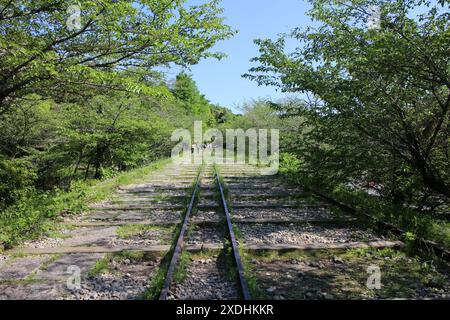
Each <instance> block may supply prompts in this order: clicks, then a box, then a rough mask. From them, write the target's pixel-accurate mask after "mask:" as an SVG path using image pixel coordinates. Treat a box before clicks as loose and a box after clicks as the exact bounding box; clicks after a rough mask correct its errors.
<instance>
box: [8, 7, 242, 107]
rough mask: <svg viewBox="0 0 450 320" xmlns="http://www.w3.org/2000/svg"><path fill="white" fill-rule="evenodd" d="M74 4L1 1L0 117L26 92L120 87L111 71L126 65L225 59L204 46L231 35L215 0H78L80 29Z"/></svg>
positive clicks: (142, 66) (56, 92)
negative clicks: (191, 0)
mask: <svg viewBox="0 0 450 320" xmlns="http://www.w3.org/2000/svg"><path fill="white" fill-rule="evenodd" d="M73 4H74V3H73V1H65V0H42V1H41V0H37V1H36V0H19V1H9V0H2V1H0V30H1V32H0V56H1V60H0V74H1V76H0V112H2V111H4V110H5V109H6V108H7V106H8V105H9V104H10V103H11V101H12V100H13V99H14V98H20V97H23V96H24V95H26V94H29V93H38V94H41V95H49V96H58V95H61V94H63V93H64V92H65V90H66V89H67V90H69V92H74V93H76V92H77V89H76V88H79V87H81V88H86V87H88V88H97V89H98V88H105V87H107V88H115V89H124V88H122V85H121V83H122V81H123V79H121V78H120V77H119V76H118V74H117V73H120V72H121V71H123V70H126V69H127V68H130V67H133V68H139V69H144V70H151V69H152V68H154V67H157V66H162V65H167V64H170V63H175V64H179V65H182V66H187V65H192V64H196V63H198V62H199V61H200V60H201V59H202V58H206V57H215V58H219V59H220V58H222V57H223V54H221V53H217V52H211V51H210V49H211V48H212V47H213V45H214V44H215V43H216V42H217V41H220V40H224V39H227V38H229V37H231V36H232V35H233V34H234V31H233V30H232V29H231V27H229V26H227V25H225V24H224V23H223V22H224V21H223V17H221V13H222V8H221V7H220V6H219V1H218V0H213V1H211V2H208V3H205V4H202V5H197V6H189V7H188V6H187V5H186V1H185V0H140V1H126V0H118V1H96V0H91V1H88V0H86V1H84V0H81V1H79V2H78V4H79V7H80V9H81V15H80V28H78V29H75V30H72V31H71V30H70V29H71V28H68V26H67V21H68V19H69V18H70V16H69V14H68V13H67V8H68V7H69V6H70V5H73ZM111 71H114V72H115V73H111ZM125 89H126V88H125Z"/></svg>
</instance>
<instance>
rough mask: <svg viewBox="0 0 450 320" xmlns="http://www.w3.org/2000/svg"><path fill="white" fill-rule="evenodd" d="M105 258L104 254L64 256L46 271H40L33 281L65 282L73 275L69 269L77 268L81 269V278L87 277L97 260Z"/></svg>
mask: <svg viewBox="0 0 450 320" xmlns="http://www.w3.org/2000/svg"><path fill="white" fill-rule="evenodd" d="M103 257H104V253H80V254H64V255H63V256H61V257H60V258H58V259H57V260H55V261H54V262H53V263H51V264H50V265H49V266H47V267H46V268H45V269H44V270H38V271H37V272H36V275H35V276H34V277H33V280H65V279H68V277H69V276H71V275H72V273H71V272H70V270H69V267H71V266H76V267H78V268H80V271H81V274H80V275H81V277H82V278H83V277H85V276H86V275H87V274H88V272H89V270H90V269H92V267H93V266H94V265H95V263H96V262H97V260H99V259H101V258H103Z"/></svg>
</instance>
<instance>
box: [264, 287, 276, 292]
mask: <svg viewBox="0 0 450 320" xmlns="http://www.w3.org/2000/svg"><path fill="white" fill-rule="evenodd" d="M275 290H277V288H276V287H270V288H268V289H267V290H266V291H267V292H268V293H274V292H275Z"/></svg>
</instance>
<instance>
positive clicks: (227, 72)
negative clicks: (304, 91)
mask: <svg viewBox="0 0 450 320" xmlns="http://www.w3.org/2000/svg"><path fill="white" fill-rule="evenodd" d="M193 2H200V1H199V0H197V1H193ZM222 6H223V8H224V9H225V12H224V14H223V15H224V16H225V17H226V23H227V24H228V25H231V26H232V27H233V28H235V29H237V30H238V31H239V33H238V34H236V35H235V36H234V37H233V38H231V39H230V40H226V41H223V42H221V43H219V44H217V45H216V47H215V48H214V51H220V52H224V53H226V54H227V55H228V57H227V58H226V59H223V60H221V61H217V60H215V59H207V60H203V61H202V62H200V64H198V65H196V66H193V67H191V71H190V73H191V74H192V75H193V77H194V80H195V81H196V82H197V85H198V87H199V89H200V91H201V92H202V93H203V94H205V96H206V97H207V99H209V100H210V101H211V102H212V103H215V104H219V105H222V106H225V107H229V108H231V109H233V110H234V111H237V110H236V106H238V105H239V104H241V103H242V102H244V101H248V100H250V99H252V98H258V97H262V98H273V99H277V98H281V97H283V93H280V92H277V91H276V90H275V88H271V87H258V85H257V84H256V83H255V82H252V81H250V80H247V79H244V78H242V77H241V75H242V74H244V73H246V72H247V71H248V69H249V68H250V67H251V66H252V64H251V63H250V59H251V58H253V57H255V56H258V47H257V46H256V45H255V44H254V43H253V39H255V38H272V39H274V38H277V35H278V34H280V33H285V32H289V31H290V30H292V29H293V28H295V27H298V26H306V25H308V24H309V23H310V20H309V17H307V16H306V11H308V9H309V3H307V1H306V0H278V1H277V0H222ZM176 73H177V71H176V70H175V69H173V70H171V71H169V74H168V78H169V79H171V78H174V77H175V76H176Z"/></svg>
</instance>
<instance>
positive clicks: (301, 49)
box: [245, 0, 450, 205]
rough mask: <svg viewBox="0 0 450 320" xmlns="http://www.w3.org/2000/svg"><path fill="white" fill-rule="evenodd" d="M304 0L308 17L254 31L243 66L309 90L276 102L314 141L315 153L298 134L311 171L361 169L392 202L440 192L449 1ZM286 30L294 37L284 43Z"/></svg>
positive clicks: (335, 176) (444, 182)
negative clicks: (296, 25) (300, 120)
mask: <svg viewBox="0 0 450 320" xmlns="http://www.w3.org/2000/svg"><path fill="white" fill-rule="evenodd" d="M310 2H311V6H312V9H311V11H310V12H309V14H310V16H311V17H312V18H313V19H314V20H315V21H318V25H317V27H307V28H305V29H295V30H293V31H292V33H291V34H289V35H287V36H284V37H282V38H281V39H278V40H275V41H274V40H270V39H259V40H256V44H257V45H258V46H259V51H260V55H259V57H256V58H254V59H253V62H255V63H256V64H257V65H256V66H255V67H253V68H251V69H250V71H249V73H248V74H246V75H245V76H246V77H247V78H249V79H252V80H254V81H256V82H258V83H259V84H262V85H275V86H278V87H279V88H281V89H282V90H283V91H286V92H301V93H304V94H308V95H309V96H310V97H313V99H311V100H309V101H305V102H304V103H302V104H300V105H298V106H297V109H296V110H294V112H293V110H292V109H289V110H288V109H287V108H283V107H282V108H281V109H282V111H284V112H289V113H290V114H291V115H292V114H297V115H304V116H306V117H307V118H308V119H309V122H310V126H311V127H312V128H313V130H312V132H311V133H310V134H309V135H308V137H309V138H310V139H312V140H313V141H317V142H318V141H320V144H319V145H322V147H321V148H319V149H318V150H320V154H319V153H317V150H316V151H314V152H313V151H312V149H308V148H307V147H306V145H308V142H307V141H305V143H304V146H305V149H308V150H303V152H301V154H302V157H306V158H308V157H309V160H310V161H309V162H307V163H310V164H311V168H310V169H311V172H321V173H322V174H323V176H322V178H324V177H326V178H325V179H326V180H329V181H330V182H331V181H333V182H332V184H333V183H336V182H337V181H347V182H349V181H355V180H360V179H361V177H368V179H372V180H375V181H378V182H379V183H380V184H381V185H383V186H384V189H383V190H384V191H385V192H386V193H388V194H390V195H389V196H390V197H392V198H393V199H396V201H400V202H402V201H404V200H405V199H408V197H411V196H413V197H421V198H422V200H424V199H428V198H429V195H430V194H437V195H440V196H445V197H447V198H448V197H450V193H449V192H450V191H449V190H450V175H449V173H450V158H449V140H448V137H449V136H450V132H449V130H450V126H449V104H450V58H449V52H450V38H449V36H450V33H449V29H448V21H449V18H450V13H449V12H450V11H449V10H448V9H449V2H448V1H438V2H433V1H421V0H397V1H383V0H371V1H362V0H352V1H337V0H335V1H330V0H315V1H310ZM370 6H376V7H378V8H380V13H381V15H380V28H379V29H373V28H368V26H367V23H368V20H369V19H370V15H369V12H370V10H369V8H370ZM418 8H421V9H418ZM413 9H416V11H414V10H413ZM287 38H290V39H293V40H294V41H297V42H298V46H297V49H296V50H294V51H293V52H291V53H287V52H286V49H285V43H286V39H287ZM315 139H318V140H315ZM355 142H357V143H355ZM309 143H311V140H310V141H309ZM314 145H316V146H317V144H314ZM314 159H315V160H314ZM343 159H345V160H343ZM318 168H321V169H320V170H318ZM325 168H327V170H325ZM316 169H317V170H318V171H316ZM322 181H324V180H322ZM424 201H425V200H424ZM422 205H424V203H422Z"/></svg>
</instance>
